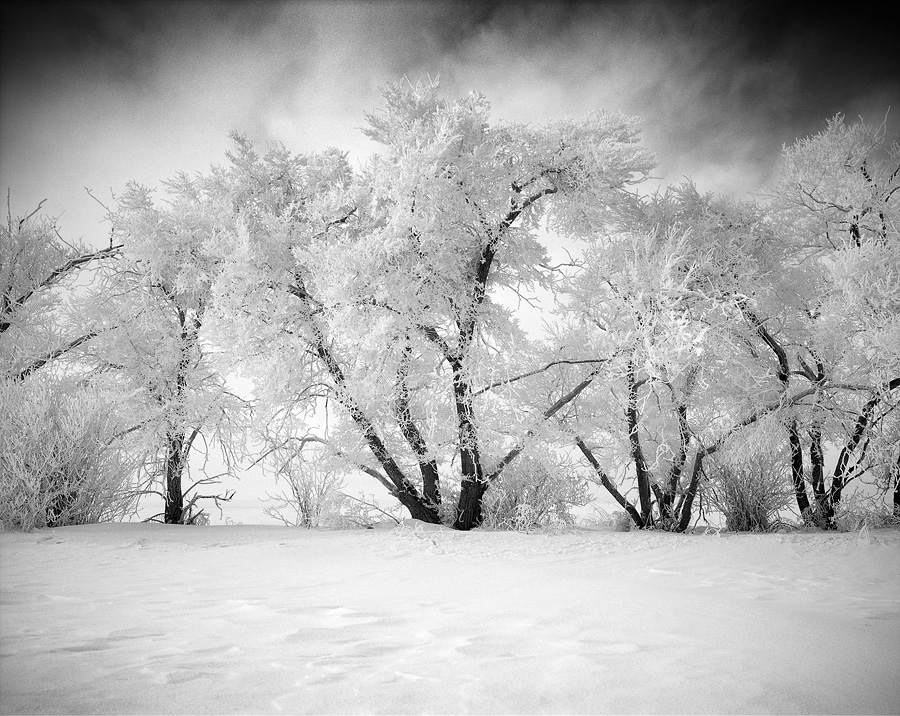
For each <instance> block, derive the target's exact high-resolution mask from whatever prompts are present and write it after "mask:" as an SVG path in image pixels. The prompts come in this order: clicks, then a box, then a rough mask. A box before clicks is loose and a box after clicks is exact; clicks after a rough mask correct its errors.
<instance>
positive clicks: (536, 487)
mask: <svg viewBox="0 0 900 716" xmlns="http://www.w3.org/2000/svg"><path fill="white" fill-rule="evenodd" d="M590 501H591V497H590V494H589V492H588V488H587V483H585V482H584V481H583V480H580V479H578V478H575V477H572V476H571V475H569V474H567V473H566V472H565V471H563V470H552V471H551V470H549V469H548V468H547V467H545V466H544V465H543V464H541V463H540V462H538V461H537V460H534V459H532V458H527V457H522V458H520V459H519V460H517V461H516V462H514V463H513V464H512V465H510V466H509V467H507V468H506V470H504V471H503V473H502V474H501V476H500V477H499V478H498V480H497V481H496V482H495V483H494V484H492V485H491V487H490V489H489V490H488V491H487V493H485V496H484V502H483V505H482V509H483V510H484V522H483V526H484V527H485V528H487V529H500V530H514V531H518V532H526V531H528V530H531V529H535V528H538V527H549V526H562V525H574V524H575V518H574V517H573V516H572V512H571V509H572V508H573V507H583V506H584V505H586V504H588V503H589V502H590Z"/></svg>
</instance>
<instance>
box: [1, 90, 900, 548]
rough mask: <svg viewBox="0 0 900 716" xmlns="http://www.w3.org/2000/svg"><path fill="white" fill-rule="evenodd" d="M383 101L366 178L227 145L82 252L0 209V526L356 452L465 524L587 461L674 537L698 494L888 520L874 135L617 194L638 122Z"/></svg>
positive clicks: (894, 181)
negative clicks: (865, 499)
mask: <svg viewBox="0 0 900 716" xmlns="http://www.w3.org/2000/svg"><path fill="white" fill-rule="evenodd" d="M383 96H384V102H383V106H382V107H381V108H380V109H379V110H378V111H377V112H376V113H373V114H368V115H366V120H367V129H365V130H364V131H365V132H366V134H367V135H368V136H369V137H371V138H372V139H373V140H375V141H376V142H378V143H379V144H380V145H381V147H382V153H381V154H379V155H376V156H374V157H373V158H371V159H370V160H369V161H368V162H367V163H366V164H365V165H364V166H362V167H361V168H354V167H353V166H352V165H351V164H350V162H349V161H348V158H347V157H346V156H345V155H344V154H342V153H341V152H340V151H338V150H328V151H325V152H322V153H317V154H301V155H296V154H293V153H291V152H290V151H288V150H287V149H285V148H284V147H282V146H270V147H268V148H267V150H266V151H264V152H259V151H257V149H256V148H254V147H253V145H252V144H251V143H250V142H249V141H248V140H247V139H246V138H245V137H243V136H240V135H237V134H235V135H233V141H234V147H233V149H232V151H231V152H229V153H228V154H227V162H226V163H225V164H224V165H223V166H216V167H213V168H212V169H211V170H210V171H209V172H208V173H206V174H201V175H197V176H192V177H189V176H186V175H180V176H178V177H176V178H174V179H173V180H172V181H170V182H166V183H165V184H164V187H163V192H164V195H165V196H164V197H161V198H160V199H159V200H156V199H155V196H154V192H153V190H151V189H149V188H146V187H142V186H138V185H134V184H130V185H128V186H127V187H126V189H125V191H124V192H123V193H122V194H121V195H119V196H117V197H116V199H115V206H114V207H112V208H110V209H109V213H108V219H109V223H110V227H111V233H110V240H109V245H108V247H106V248H103V249H101V250H92V249H87V248H86V247H84V246H81V245H72V244H69V243H67V242H66V241H65V240H64V239H63V238H62V236H61V234H60V232H59V231H58V230H57V227H56V226H55V224H54V223H53V222H52V221H48V220H46V219H43V218H41V217H40V216H38V214H37V213H34V214H32V215H30V216H27V217H24V218H22V219H18V220H14V219H13V218H12V217H11V216H10V217H9V218H8V222H7V225H6V226H5V227H4V228H3V230H2V267H0V292H2V293H0V301H2V304H0V371H2V375H3V377H2V382H0V421H2V426H3V427H2V428H0V440H2V444H0V491H2V495H0V498H2V504H3V507H2V522H3V525H4V527H6V528H23V529H28V528H30V527H34V526H38V527H39V526H45V525H54V524H71V523H77V522H79V521H96V520H100V519H116V518H119V517H121V516H122V515H123V514H125V513H127V512H128V511H129V510H131V509H133V507H134V504H135V502H136V500H138V499H148V497H147V496H148V495H152V494H156V495H157V496H158V499H159V504H160V506H161V510H160V513H159V515H158V518H159V519H162V520H164V521H165V522H169V523H191V522H196V521H198V520H202V517H203V512H202V510H201V508H200V506H199V505H200V502H201V500H204V499H215V500H218V499H227V497H228V496H227V495H219V494H215V493H214V492H213V493H211V494H206V492H207V491H208V489H209V487H210V485H211V484H212V483H214V482H215V478H216V476H214V475H206V474H205V473H202V472H201V474H200V477H198V478H196V479H195V478H192V477H190V465H191V459H190V458H191V456H192V455H194V456H197V455H205V454H208V453H209V452H210V451H211V450H212V449H214V446H215V448H216V449H221V450H223V451H224V453H225V455H226V458H227V459H226V465H229V466H233V465H236V464H237V460H238V458H239V457H241V456H249V457H250V458H251V459H254V460H257V461H260V462H262V463H263V464H266V465H268V466H269V468H270V469H271V470H272V472H273V473H275V474H280V475H285V474H289V475H290V474H293V475H298V474H299V475H303V474H307V473H308V472H309V471H308V470H306V471H305V468H303V467H302V466H303V465H310V464H312V465H316V466H319V467H322V466H324V467H322V471H321V474H328V475H333V474H334V472H335V471H338V472H340V471H345V472H346V471H350V470H361V471H362V472H364V473H366V474H368V475H369V476H370V477H371V478H372V479H373V480H375V481H377V482H378V483H380V484H381V485H382V486H383V487H384V488H386V489H387V491H388V492H389V493H390V494H391V495H392V496H393V497H395V498H396V500H397V501H398V502H399V503H400V504H401V505H402V506H403V507H404V508H406V510H408V511H409V513H410V515H411V516H412V517H414V518H417V519H420V520H424V521H426V522H445V523H447V524H452V525H453V526H454V527H456V528H457V529H462V530H467V529H471V528H473V527H477V526H479V525H481V524H483V522H484V521H485V519H486V511H485V510H486V509H487V508H486V505H487V506H491V507H490V509H491V510H494V511H493V512H490V515H488V517H489V518H490V519H489V520H488V521H489V523H490V524H495V523H496V522H497V519H496V515H497V513H496V509H497V508H496V506H497V505H498V504H503V505H505V507H504V509H506V510H507V511H508V512H509V515H511V516H510V517H509V520H507V521H508V522H509V523H510V524H518V523H517V522H516V520H517V519H518V518H516V515H520V516H521V515H522V514H526V513H527V514H529V515H539V516H538V517H535V518H534V519H536V520H538V521H540V520H552V519H559V518H565V515H566V513H565V509H564V507H565V504H566V500H573V499H576V498H573V497H572V496H573V495H578V496H579V497H578V499H581V498H582V497H583V495H584V494H585V492H584V489H583V486H584V483H585V481H586V480H589V481H591V482H594V483H596V484H597V485H599V486H602V488H603V489H605V490H607V491H608V492H609V493H610V494H611V495H612V497H613V498H614V499H615V500H616V502H617V503H618V504H619V505H620V506H621V508H622V509H623V510H624V511H625V512H627V514H628V515H629V517H630V520H631V522H632V523H633V525H634V526H636V527H641V528H648V527H656V528H662V529H667V530H673V531H684V530H686V529H688V528H689V526H690V524H691V521H692V520H693V519H694V518H695V517H696V515H697V512H698V509H699V505H700V502H701V500H702V499H703V498H704V496H705V497H706V498H707V502H709V501H711V502H712V503H713V504H714V505H716V506H717V507H718V508H719V509H720V510H722V511H723V512H724V513H725V515H726V519H727V520H728V524H729V526H730V527H733V528H736V529H766V528H768V527H769V526H771V524H772V520H773V519H774V517H773V516H774V515H775V514H776V513H777V512H778V511H779V510H780V509H783V508H784V507H786V506H787V505H788V504H789V503H792V504H793V506H794V508H795V509H796V511H797V512H798V513H799V514H800V515H801V517H802V520H803V521H804V522H805V523H808V524H813V525H818V526H820V527H822V528H834V527H835V526H836V518H837V515H838V514H839V511H840V508H841V504H842V499H843V498H844V494H845V490H846V489H847V486H848V485H850V484H851V483H853V482H854V481H865V482H867V483H869V484H871V485H872V486H873V488H874V490H875V491H876V492H877V493H878V494H880V495H883V496H884V498H885V501H886V502H885V505H886V508H885V509H886V510H887V511H888V512H890V511H891V510H893V511H895V512H896V511H897V510H898V509H900V487H898V483H900V412H898V410H897V407H898V401H900V390H898V388H900V241H898V224H897V222H898V211H897V204H898V187H900V177H898V172H900V150H898V147H897V145H896V143H889V142H888V141H887V139H886V137H885V128H884V126H880V127H871V126H868V125H866V124H865V123H863V122H856V123H853V124H847V123H845V122H844V120H843V118H841V117H836V118H834V119H832V120H830V121H829V122H828V123H827V125H826V126H825V128H824V129H823V130H822V131H821V132H820V133H819V134H817V135H815V136H812V137H809V138H806V139H802V140H799V141H798V142H796V143H795V144H794V145H793V146H791V147H789V148H786V149H785V150H784V154H783V158H782V162H781V165H780V167H779V170H778V174H777V176H776V177H775V179H774V180H773V181H772V183H771V184H770V185H769V186H768V187H767V188H766V190H765V191H764V192H763V193H761V194H760V196H759V197H758V198H757V200H755V201H737V200H732V199H723V198H719V197H714V196H711V195H702V194H700V193H699V192H698V191H697V189H696V188H695V187H694V186H693V185H692V184H691V183H689V182H687V183H684V184H682V185H681V186H678V187H673V188H670V189H669V190H667V191H665V192H663V193H654V194H648V193H646V192H642V191H641V182H643V181H644V180H645V179H646V178H647V177H648V176H649V175H650V173H651V171H652V170H653V167H654V157H653V155H652V154H651V153H650V151H649V150H648V149H647V148H645V147H644V146H643V145H642V144H641V142H640V138H639V132H638V127H637V122H636V120H635V119H633V118H629V117H624V116H621V115H617V114H608V113H597V114H593V115H590V116H589V117H587V118H585V119H581V120H566V121H557V122H553V123H550V124H548V125H546V126H542V127H533V126H527V125H517V124H491V123H490V121H489V116H488V115H489V107H488V104H487V101H486V100H485V98H483V97H482V96H480V95H477V94H471V95H469V96H468V97H465V98H463V99H460V100H457V101H448V100H446V99H444V98H442V97H441V96H440V95H439V93H438V88H437V86H436V84H434V83H420V84H416V85H412V84H409V83H402V84H397V85H390V86H388V87H387V88H385V90H384V91H383ZM538 322H540V325H538ZM233 376H243V377H245V378H248V379H250V381H252V386H253V394H252V399H251V398H250V397H248V396H243V397H239V396H237V395H235V394H234V393H233V392H232V390H230V388H229V386H231V385H233V384H234V381H233V380H232V377H233ZM196 461H197V460H196V457H195V460H194V462H196ZM326 468H327V469H326ZM505 477H506V478H508V479H507V480H506V481H505V484H504V478H505ZM330 484H336V483H334V480H332V483H330ZM516 485H518V486H519V487H516V488H515V489H513V488H514V486H516ZM304 494H307V493H304ZM310 494H311V493H310ZM539 494H540V495H542V497H541V498H540V499H541V500H543V502H542V503H541V505H542V507H540V509H538V508H537V507H536V504H537V502H536V501H537V499H538V498H537V497H536V496H537V495H539ZM529 495H531V496H532V501H531V502H529ZM548 495H554V496H555V497H554V498H553V499H551V500H549V502H548V498H547V496H548ZM304 499H305V498H304ZM323 499H324V498H323ZM554 500H556V502H554ZM526 508H527V509H526ZM523 510H525V512H523ZM528 510H531V512H528ZM504 519H506V518H504ZM529 519H530V518H529ZM526 521H527V520H526Z"/></svg>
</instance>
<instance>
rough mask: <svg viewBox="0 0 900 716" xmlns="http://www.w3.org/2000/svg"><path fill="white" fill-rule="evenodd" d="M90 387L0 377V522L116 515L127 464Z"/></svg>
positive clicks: (129, 503)
mask: <svg viewBox="0 0 900 716" xmlns="http://www.w3.org/2000/svg"><path fill="white" fill-rule="evenodd" d="M112 431H113V426H112V425H111V420H110V417H109V415H108V413H107V411H106V410H105V409H104V404H103V401H102V400H101V399H100V396H99V395H98V394H97V393H96V391H94V390H92V389H90V388H84V387H82V388H74V389H67V388H65V387H63V386H62V384H61V383H59V382H55V381H49V380H37V379H35V380H30V381H26V382H22V383H19V382H12V381H9V380H3V381H0V526H2V528H3V529H7V530H23V531H28V530H32V529H35V528H38V529H40V528H43V527H62V526H66V525H80V524H89V523H94V522H104V521H111V520H116V519H122V517H124V516H125V514H127V512H128V511H129V510H130V509H131V508H132V507H133V506H134V502H135V493H134V491H133V490H132V489H130V485H129V483H128V477H129V476H130V475H131V474H132V472H133V465H131V463H130V461H129V460H128V459H127V457H126V456H125V455H124V454H123V453H122V452H120V451H119V450H116V449H114V448H111V447H110V446H109V444H108V442H109V436H110V435H111V433H112Z"/></svg>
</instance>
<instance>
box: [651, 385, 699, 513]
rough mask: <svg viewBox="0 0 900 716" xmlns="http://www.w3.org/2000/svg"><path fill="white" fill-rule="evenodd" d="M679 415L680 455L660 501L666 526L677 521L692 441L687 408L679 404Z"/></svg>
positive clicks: (674, 462)
mask: <svg viewBox="0 0 900 716" xmlns="http://www.w3.org/2000/svg"><path fill="white" fill-rule="evenodd" d="M675 409H676V411H677V414H678V454H677V455H676V456H675V459H674V460H673V461H672V468H671V469H670V470H669V479H668V481H667V482H666V489H665V490H664V491H662V493H661V495H660V496H659V497H658V499H659V515H660V518H661V520H662V521H663V522H664V523H666V524H670V525H671V524H672V522H673V521H674V520H675V512H674V510H673V507H674V505H675V495H676V493H677V492H678V483H679V481H680V480H681V473H682V472H683V471H684V463H685V462H686V461H687V451H688V444H689V442H690V440H691V432H690V428H689V427H688V422H687V406H686V405H685V404H684V403H682V402H678V404H677V405H676V406H675Z"/></svg>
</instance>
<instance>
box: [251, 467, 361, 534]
mask: <svg viewBox="0 0 900 716" xmlns="http://www.w3.org/2000/svg"><path fill="white" fill-rule="evenodd" d="M275 474H276V478H277V480H278V482H279V484H281V485H282V487H283V490H282V492H281V493H280V494H278V495H269V498H270V499H272V500H274V501H275V504H274V505H272V506H270V507H267V508H266V509H265V513H266V514H267V515H269V517H272V518H274V519H276V520H278V521H279V522H281V523H282V524H284V525H286V526H288V527H305V528H307V529H313V528H317V527H340V526H343V521H344V519H343V515H342V510H343V508H344V505H345V503H346V502H347V501H348V499H347V496H346V495H345V494H344V493H343V492H342V491H341V490H342V489H343V487H344V479H343V477H342V476H341V475H340V474H339V473H337V472H335V471H333V470H329V469H327V468H324V467H322V466H319V465H316V464H314V463H312V462H307V461H305V460H304V459H302V458H301V457H300V456H299V455H297V456H290V457H288V458H287V459H286V460H283V461H282V462H280V464H278V465H277V467H276V473H275Z"/></svg>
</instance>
